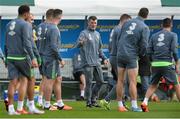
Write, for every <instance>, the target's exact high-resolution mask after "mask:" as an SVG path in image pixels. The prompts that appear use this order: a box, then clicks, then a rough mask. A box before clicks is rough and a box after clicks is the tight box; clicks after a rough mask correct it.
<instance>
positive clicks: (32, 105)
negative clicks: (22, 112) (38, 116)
mask: <svg viewBox="0 0 180 119" xmlns="http://www.w3.org/2000/svg"><path fill="white" fill-rule="evenodd" d="M33 109H35V105H34V100H31V101H29V110H33Z"/></svg>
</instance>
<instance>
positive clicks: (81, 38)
mask: <svg viewBox="0 0 180 119" xmlns="http://www.w3.org/2000/svg"><path fill="white" fill-rule="evenodd" d="M85 41H86V36H85V33H84V32H81V33H80V35H79V37H78V39H77V42H76V44H75V45H74V48H80V47H82V46H83V44H84V43H85Z"/></svg>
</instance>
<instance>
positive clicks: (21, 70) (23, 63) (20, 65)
mask: <svg viewBox="0 0 180 119" xmlns="http://www.w3.org/2000/svg"><path fill="white" fill-rule="evenodd" d="M7 69H8V78H9V79H17V78H20V77H22V76H23V77H26V78H28V79H30V78H31V76H32V72H31V62H30V60H28V59H24V60H8V62H7Z"/></svg>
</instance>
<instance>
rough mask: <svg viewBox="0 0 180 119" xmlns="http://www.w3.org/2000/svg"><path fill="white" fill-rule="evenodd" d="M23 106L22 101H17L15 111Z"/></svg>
mask: <svg viewBox="0 0 180 119" xmlns="http://www.w3.org/2000/svg"><path fill="white" fill-rule="evenodd" d="M23 104H24V101H18V105H17V110H22V109H23Z"/></svg>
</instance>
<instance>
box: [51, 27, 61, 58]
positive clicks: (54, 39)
mask: <svg viewBox="0 0 180 119" xmlns="http://www.w3.org/2000/svg"><path fill="white" fill-rule="evenodd" d="M49 35H50V47H51V50H52V52H53V55H54V56H55V57H56V58H57V59H58V60H59V61H62V58H61V56H60V54H59V46H60V41H59V40H60V39H59V31H58V30H57V29H52V30H51V31H50V34H49Z"/></svg>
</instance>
